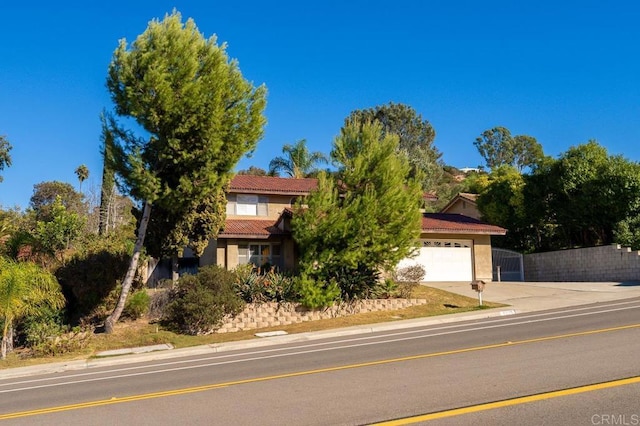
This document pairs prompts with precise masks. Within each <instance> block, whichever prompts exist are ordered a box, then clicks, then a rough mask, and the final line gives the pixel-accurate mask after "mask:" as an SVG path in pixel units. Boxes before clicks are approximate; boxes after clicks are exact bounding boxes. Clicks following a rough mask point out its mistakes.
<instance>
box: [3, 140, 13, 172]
mask: <svg viewBox="0 0 640 426" xmlns="http://www.w3.org/2000/svg"><path fill="white" fill-rule="evenodd" d="M12 148H13V147H12V146H11V144H10V143H9V141H8V140H7V138H6V136H2V135H0V171H2V170H4V169H5V167H9V166H11V155H9V152H10V151H11V149H12ZM0 182H2V175H0Z"/></svg>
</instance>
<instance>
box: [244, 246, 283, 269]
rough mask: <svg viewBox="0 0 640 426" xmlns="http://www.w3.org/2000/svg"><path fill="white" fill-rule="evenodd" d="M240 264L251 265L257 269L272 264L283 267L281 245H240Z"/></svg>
mask: <svg viewBox="0 0 640 426" xmlns="http://www.w3.org/2000/svg"><path fill="white" fill-rule="evenodd" d="M238 263H239V264H241V265H246V264H248V263H251V264H253V265H255V266H257V267H261V266H264V265H265V264H267V263H268V264H270V265H272V266H278V267H282V264H281V255H280V244H278V243H249V244H240V245H238Z"/></svg>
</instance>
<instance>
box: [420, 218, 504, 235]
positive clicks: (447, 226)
mask: <svg viewBox="0 0 640 426" xmlns="http://www.w3.org/2000/svg"><path fill="white" fill-rule="evenodd" d="M422 232H423V233H431V234H434V233H452V234H485V235H487V234H488V235H505V234H506V233H507V230H506V229H504V228H501V227H499V226H496V225H490V224H488V223H485V222H482V221H480V220H477V219H474V218H472V217H469V216H464V215H461V214H453V213H424V214H423V216H422Z"/></svg>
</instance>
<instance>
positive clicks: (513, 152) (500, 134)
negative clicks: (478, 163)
mask: <svg viewBox="0 0 640 426" xmlns="http://www.w3.org/2000/svg"><path fill="white" fill-rule="evenodd" d="M473 144H474V145H475V147H476V148H477V149H478V152H479V153H480V155H481V156H482V158H484V160H485V162H486V164H487V167H489V168H490V169H494V168H496V167H500V166H503V165H509V166H513V167H515V168H516V169H518V170H519V171H520V172H522V170H523V169H524V168H526V167H533V166H535V165H536V164H538V162H539V161H540V160H541V159H542V158H543V156H544V154H543V152H542V145H540V144H539V143H538V141H537V140H536V138H534V137H532V136H527V135H518V136H512V135H511V132H510V131H509V129H507V128H506V127H494V128H493V129H489V130H485V131H484V132H482V134H481V135H480V136H478V137H477V138H476V140H475V142H474V143H473Z"/></svg>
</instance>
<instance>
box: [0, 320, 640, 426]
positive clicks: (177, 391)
mask: <svg viewBox="0 0 640 426" xmlns="http://www.w3.org/2000/svg"><path fill="white" fill-rule="evenodd" d="M634 328H640V324H631V325H625V326H620V327H611V328H603V329H598V330H589V331H582V332H577V333H569V334H562V335H558V336H546V337H539V338H535V339H526V340H518V341H514V342H505V343H496V344H492V345H485V346H475V347H471V348H464V349H456V350H451V351H443V352H433V353H428V354H420V355H413V356H407V357H401V358H391V359H385V360H380V361H370V362H363V363H358V364H348V365H342V366H337V367H328V368H320V369H316V370H305V371H298V372H295V373H287V374H278V375H273V376H265V377H256V378H252V379H245V380H236V381H231V382H224V383H216V384H211V385H204V386H195V387H190V388H183V389H175V390H170V391H164V392H153V393H146V394H140V395H132V396H126V397H122V398H116V397H114V398H111V399H103V400H97V401H89V402H82V403H78V404H70V405H61V406H57V407H49V408H40V409H36V410H29V411H20V412H15V413H7V414H0V420H7V419H15V418H19V417H28V416H37V415H42V414H50V413H59V412H62V411H70V410H79V409H82V408H92V407H100V406H104V405H111V404H121V403H125V402H134V401H143V400H146V399H154V398H163V397H168V396H176V395H185V394H189V393H195V392H204V391H208V390H213V389H219V388H224V387H229V386H236V385H243V384H249V383H258V382H266V381H269V380H278V379H286V378H290V377H300V376H308V375H311V374H319V373H328V372H333V371H340V370H349V369H353V368H362V367H371V366H375V365H384V364H391V363H396V362H405V361H413V360H418V359H425V358H432V357H437V356H445V355H454V354H460V353H465V352H474V351H481V350H486V349H495V348H502V347H506V346H514V345H524V344H527V343H536V342H545V341H550V340H558V339H566V338H569V337H578V336H588V335H592V334H600V333H608V332H612V331H621V330H629V329H634ZM633 383H640V376H639V377H632V378H628V379H623V380H615V381H611V382H606V383H599V384H594V385H588V386H581V387H577V388H571V389H565V390H559V391H554V392H548V393H544V394H537V395H531V396H526V397H521V398H514V399H509V400H504V401H498V402H492V403H488V404H481V405H476V406H471V407H465V408H458V409H454V410H447V411H441V412H438V413H431V414H425V415H421V416H415V417H410V418H405V419H399V420H393V421H390V422H384V423H379V425H406V424H411V423H417V422H422V421H427V420H433V419H439V418H444V417H451V416H457V415H461V414H469V413H474V412H478V411H485V410H491V409H494V408H501V407H508V406H510V405H517V404H524V403H526V402H533V401H540V400H543V399H550V398H556V397H560V396H567V395H573V394H577V393H583V392H590V391H595V390H599V389H606V388H611V387H615V386H623V385H628V384H633Z"/></svg>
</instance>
